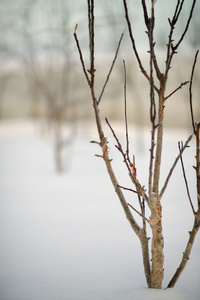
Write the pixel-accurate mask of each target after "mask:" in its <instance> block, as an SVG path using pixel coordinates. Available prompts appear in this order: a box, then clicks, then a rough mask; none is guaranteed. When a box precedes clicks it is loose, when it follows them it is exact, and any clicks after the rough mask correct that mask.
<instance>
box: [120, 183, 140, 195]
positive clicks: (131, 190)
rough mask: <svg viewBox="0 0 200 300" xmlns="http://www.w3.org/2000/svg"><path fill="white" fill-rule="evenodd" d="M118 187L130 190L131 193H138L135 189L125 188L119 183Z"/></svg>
mask: <svg viewBox="0 0 200 300" xmlns="http://www.w3.org/2000/svg"><path fill="white" fill-rule="evenodd" d="M118 187H120V188H121V189H123V190H125V191H130V192H133V193H136V194H137V193H138V192H137V191H135V190H133V189H129V188H126V187H124V186H121V185H118Z"/></svg>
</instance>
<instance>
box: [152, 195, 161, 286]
mask: <svg viewBox="0 0 200 300" xmlns="http://www.w3.org/2000/svg"><path fill="white" fill-rule="evenodd" d="M150 225H151V229H152V233H153V236H152V245H151V252H152V274H151V288H154V289H161V288H162V281H163V277H164V271H163V264H164V255H163V248H164V239H163V235H162V207H161V204H160V201H159V199H158V196H157V195H153V196H152V204H151V218H150Z"/></svg>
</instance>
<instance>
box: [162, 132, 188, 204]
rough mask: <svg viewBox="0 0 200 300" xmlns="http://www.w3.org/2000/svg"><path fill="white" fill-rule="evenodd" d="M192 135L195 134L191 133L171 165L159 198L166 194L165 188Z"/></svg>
mask: <svg viewBox="0 0 200 300" xmlns="http://www.w3.org/2000/svg"><path fill="white" fill-rule="evenodd" d="M192 137H193V134H191V135H190V136H189V137H188V139H187V141H186V142H185V144H184V146H183V147H182V148H181V153H179V155H178V156H177V158H176V159H175V161H174V163H173V165H172V167H171V169H170V171H169V174H168V176H167V178H166V180H165V183H164V185H163V188H162V190H161V192H160V195H159V198H160V199H161V198H162V196H163V194H164V192H165V190H166V188H167V186H168V183H169V180H170V178H171V176H172V173H173V171H174V169H175V167H176V165H177V163H178V161H179V159H180V155H181V154H182V153H183V152H184V150H185V149H186V148H187V147H188V144H189V142H190V141H191V139H192Z"/></svg>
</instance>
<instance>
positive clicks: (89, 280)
mask: <svg viewBox="0 0 200 300" xmlns="http://www.w3.org/2000/svg"><path fill="white" fill-rule="evenodd" d="M92 127H94V125H93V124H89V125H88V124H86V125H84V126H82V129H81V131H80V133H79V135H78V136H77V138H76V140H75V141H74V144H73V146H72V147H70V149H69V150H68V151H66V153H65V155H66V158H67V160H68V162H69V161H70V168H69V170H68V171H67V172H65V173H63V174H57V173H56V172H55V168H54V163H53V152H52V145H51V143H52V142H51V141H50V140H49V138H47V137H42V136H41V135H40V134H39V128H40V126H39V124H35V123H31V122H21V121H18V122H1V124H0V199H1V200H0V299H1V300H64V299H66V300H68V299H69V300H108V299H109V300H122V299H123V300H132V299H134V300H139V299H140V300H141V299H142V300H143V299H145V300H146V299H148V300H151V299H152V300H165V299H170V300H172V299H173V300H184V299H190V300H197V299H200V254H199V253H200V233H198V235H197V238H196V241H195V244H194V248H193V250H192V254H191V258H190V260H189V262H188V265H187V267H186V269H185V271H184V272H183V274H182V276H181V278H180V279H179V281H178V283H177V285H176V287H175V288H174V289H170V290H162V291H157V290H156V291H155V290H148V289H146V288H145V286H146V283H145V278H144V275H143V269H142V259H141V253H140V244H139V242H138V240H137V238H136V237H135V235H134V233H133V231H132V230H131V228H130V226H129V224H128V222H127V220H126V218H125V217H124V213H123V211H122V209H121V207H120V204H119V201H118V199H117V197H116V194H115V192H114V191H113V187H112V185H111V183H110V181H109V178H108V175H107V174H106V170H105V166H104V164H103V161H102V159H100V158H97V157H95V156H94V154H95V153H97V154H98V153H100V149H99V148H98V145H96V144H90V143H89V141H90V140H94V139H96V136H97V135H96V130H95V128H94V129H93V128H92ZM113 127H114V128H116V124H114V125H113ZM118 129H119V130H118V134H119V137H122V131H121V126H120V127H119V126H118ZM106 131H107V132H106V134H107V135H109V137H110V144H109V147H110V148H111V149H110V151H111V157H112V158H114V161H113V163H114V167H115V169H116V171H117V173H118V177H119V180H120V184H122V185H125V186H127V187H130V186H131V183H130V182H129V181H128V183H127V180H126V172H125V170H124V167H123V163H122V159H121V157H120V156H119V153H117V150H116V148H115V147H114V141H113V138H112V136H111V134H110V133H109V130H108V129H107V128H106ZM140 135H142V139H141V138H140ZM187 136H188V132H182V131H175V130H174V131H170V132H167V133H166V137H165V147H166V148H165V150H164V153H163V170H164V172H163V173H162V180H163V179H164V178H165V177H166V175H167V171H168V170H169V168H170V166H171V164H172V162H173V160H174V158H175V157H176V155H177V153H178V148H177V141H178V140H183V141H184V140H186V138H187ZM130 142H131V144H132V146H131V148H132V150H133V152H134V154H136V166H137V168H138V178H139V179H140V180H141V181H142V182H144V184H146V180H147V173H148V157H149V151H148V148H149V145H150V142H149V137H148V132H146V130H143V131H141V132H140V131H139V130H136V129H135V128H134V127H133V128H130ZM191 145H192V146H191V148H189V149H187V150H186V152H185V154H184V162H185V169H186V172H187V177H188V183H189V185H190V190H191V195H192V197H193V199H194V201H196V197H195V192H196V183H195V172H194V169H193V168H192V165H194V164H195V160H194V155H195V153H194V142H193V143H192V144H191ZM117 158H119V159H118V162H117ZM161 185H162V183H161ZM126 196H127V197H128V199H129V201H130V202H131V203H132V204H133V203H134V201H135V200H134V199H135V198H134V197H135V196H134V195H132V194H130V192H127V193H126ZM136 218H137V217H136ZM138 221H140V220H138ZM192 223H193V219H192V211H191V208H190V205H189V201H188V199H187V195H186V190H185V185H184V181H183V177H182V173H181V168H180V163H179V165H178V168H177V169H176V171H175V173H174V176H173V178H172V181H171V182H170V184H169V189H168V191H167V193H166V195H165V197H164V198H163V227H164V235H165V279H164V282H163V288H165V287H166V285H167V284H168V282H169V280H170V279H171V277H172V275H173V273H174V272H175V270H176V268H177V266H178V263H179V262H180V259H181V258H182V252H183V251H184V247H185V245H186V241H187V238H188V231H189V230H190V229H191V227H192Z"/></svg>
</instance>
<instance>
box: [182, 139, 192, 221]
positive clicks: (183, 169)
mask: <svg viewBox="0 0 200 300" xmlns="http://www.w3.org/2000/svg"><path fill="white" fill-rule="evenodd" d="M178 148H179V153H180V161H181V166H182V171H183V177H184V180H185V186H186V190H187V194H188V199H189V202H190V205H191V208H192V211H193V214H194V215H195V210H194V206H193V204H192V199H191V196H190V191H189V187H188V182H187V178H186V174H185V168H184V163H183V157H182V152H181V150H182V147H181V145H180V142H179V143H178Z"/></svg>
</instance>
